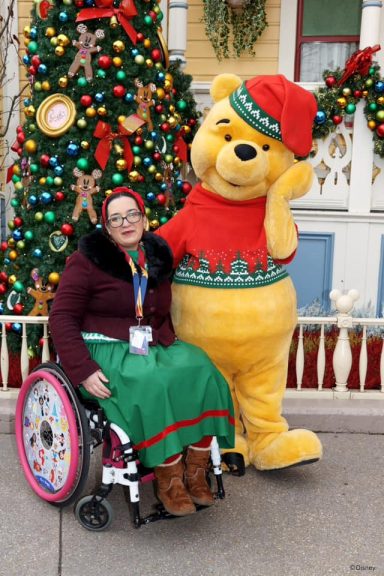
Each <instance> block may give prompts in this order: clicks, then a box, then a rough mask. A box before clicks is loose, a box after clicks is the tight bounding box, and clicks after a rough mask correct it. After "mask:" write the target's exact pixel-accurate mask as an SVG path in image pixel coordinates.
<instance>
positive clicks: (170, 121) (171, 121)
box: [168, 116, 177, 128]
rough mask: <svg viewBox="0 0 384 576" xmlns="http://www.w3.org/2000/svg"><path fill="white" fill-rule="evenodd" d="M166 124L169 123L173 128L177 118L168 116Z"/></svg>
mask: <svg viewBox="0 0 384 576" xmlns="http://www.w3.org/2000/svg"><path fill="white" fill-rule="evenodd" d="M168 124H169V125H170V127H171V128H174V127H175V126H176V125H177V120H176V118H175V117H174V116H170V117H169V118H168Z"/></svg>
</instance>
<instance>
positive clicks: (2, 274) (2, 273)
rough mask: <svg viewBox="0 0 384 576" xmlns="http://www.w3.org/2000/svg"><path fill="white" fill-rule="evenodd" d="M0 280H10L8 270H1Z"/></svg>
mask: <svg viewBox="0 0 384 576" xmlns="http://www.w3.org/2000/svg"><path fill="white" fill-rule="evenodd" d="M0 280H1V282H5V283H7V282H8V274H7V273H6V272H0Z"/></svg>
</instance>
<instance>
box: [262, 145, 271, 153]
mask: <svg viewBox="0 0 384 576" xmlns="http://www.w3.org/2000/svg"><path fill="white" fill-rule="evenodd" d="M269 149H270V145H269V144H264V146H263V150H264V151H265V152H266V151H267V150H269Z"/></svg>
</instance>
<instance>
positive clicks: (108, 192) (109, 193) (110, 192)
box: [104, 188, 112, 197]
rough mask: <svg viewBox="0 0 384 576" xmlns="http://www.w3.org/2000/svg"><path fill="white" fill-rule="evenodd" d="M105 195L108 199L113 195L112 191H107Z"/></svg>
mask: <svg viewBox="0 0 384 576" xmlns="http://www.w3.org/2000/svg"><path fill="white" fill-rule="evenodd" d="M104 194H105V196H106V197H108V196H110V195H111V194H112V190H111V189H110V188H109V189H108V190H106V191H105V192H104Z"/></svg>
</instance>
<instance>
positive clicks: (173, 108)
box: [169, 104, 176, 114]
mask: <svg viewBox="0 0 384 576" xmlns="http://www.w3.org/2000/svg"><path fill="white" fill-rule="evenodd" d="M175 110H176V108H175V107H174V105H173V104H171V105H170V107H169V112H170V113H171V114H173V113H174V111H175Z"/></svg>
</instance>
